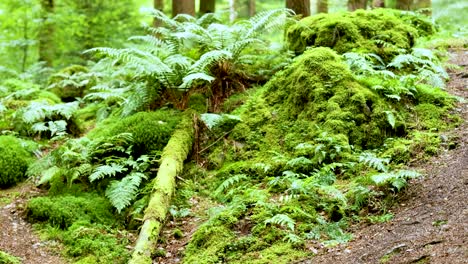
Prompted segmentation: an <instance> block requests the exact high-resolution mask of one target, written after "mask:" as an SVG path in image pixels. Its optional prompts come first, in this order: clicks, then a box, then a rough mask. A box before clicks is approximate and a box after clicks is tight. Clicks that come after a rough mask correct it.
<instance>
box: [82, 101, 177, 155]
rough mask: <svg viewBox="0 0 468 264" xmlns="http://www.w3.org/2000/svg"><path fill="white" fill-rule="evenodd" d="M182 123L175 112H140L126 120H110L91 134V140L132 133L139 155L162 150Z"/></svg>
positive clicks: (101, 124)
mask: <svg viewBox="0 0 468 264" xmlns="http://www.w3.org/2000/svg"><path fill="white" fill-rule="evenodd" d="M179 121H180V113H178V112H177V111H174V110H159V111H156V112H139V113H136V114H134V115H132V116H130V117H126V118H123V119H121V118H109V119H107V120H105V121H104V122H102V123H100V124H99V126H98V127H96V128H95V129H94V130H93V131H91V132H90V133H89V135H88V136H89V138H91V139H97V138H101V139H105V138H108V137H112V136H115V135H118V134H120V133H132V135H133V139H134V147H133V151H134V153H135V154H137V155H142V154H146V153H150V152H152V151H155V150H162V149H163V148H164V147H165V146H166V143H167V142H168V141H169V138H170V136H171V133H172V132H173V131H174V129H175V127H176V125H177V124H178V123H179Z"/></svg>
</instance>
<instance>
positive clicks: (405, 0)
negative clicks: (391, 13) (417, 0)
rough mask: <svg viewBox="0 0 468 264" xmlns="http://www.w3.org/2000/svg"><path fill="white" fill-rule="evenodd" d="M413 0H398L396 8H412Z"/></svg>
mask: <svg viewBox="0 0 468 264" xmlns="http://www.w3.org/2000/svg"><path fill="white" fill-rule="evenodd" d="M412 4H413V0H397V2H396V9H400V10H411V6H412Z"/></svg>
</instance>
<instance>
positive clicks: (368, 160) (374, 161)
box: [359, 152, 390, 172]
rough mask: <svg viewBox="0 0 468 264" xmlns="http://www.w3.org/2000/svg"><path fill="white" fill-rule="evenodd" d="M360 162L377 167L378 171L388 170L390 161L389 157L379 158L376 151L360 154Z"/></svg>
mask: <svg viewBox="0 0 468 264" xmlns="http://www.w3.org/2000/svg"><path fill="white" fill-rule="evenodd" d="M359 162H361V163H364V164H366V165H367V166H369V167H371V168H373V169H376V170H378V171H383V172H386V171H387V166H386V165H387V164H388V163H389V162H390V159H388V158H378V157H377V156H375V154H374V153H371V152H363V153H361V155H359Z"/></svg>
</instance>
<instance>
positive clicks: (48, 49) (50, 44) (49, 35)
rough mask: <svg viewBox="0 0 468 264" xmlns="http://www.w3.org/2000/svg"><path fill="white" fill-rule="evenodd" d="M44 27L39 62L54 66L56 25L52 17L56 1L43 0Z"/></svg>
mask: <svg viewBox="0 0 468 264" xmlns="http://www.w3.org/2000/svg"><path fill="white" fill-rule="evenodd" d="M41 7H42V25H41V28H40V31H39V60H40V61H44V62H45V63H46V65H47V66H52V62H53V60H54V53H55V47H54V46H55V45H54V24H53V22H52V21H51V18H50V17H51V15H52V14H53V13H54V0H41Z"/></svg>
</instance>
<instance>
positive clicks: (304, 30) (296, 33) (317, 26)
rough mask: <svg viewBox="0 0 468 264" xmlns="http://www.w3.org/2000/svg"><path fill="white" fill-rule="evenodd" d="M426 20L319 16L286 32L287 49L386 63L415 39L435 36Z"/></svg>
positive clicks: (375, 13) (396, 14)
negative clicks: (372, 57)
mask: <svg viewBox="0 0 468 264" xmlns="http://www.w3.org/2000/svg"><path fill="white" fill-rule="evenodd" d="M434 30H435V29H434V27H433V25H432V23H431V21H430V20H429V19H427V18H425V17H421V16H416V15H413V14H408V13H402V12H400V11H396V10H388V9H376V10H369V11H364V10H358V11H356V12H352V13H349V12H346V13H344V12H343V13H335V14H319V15H316V16H311V17H307V18H304V19H302V20H301V21H299V23H297V24H295V25H293V26H291V27H290V28H289V29H288V31H287V39H288V43H289V48H290V49H291V50H293V51H295V52H296V53H298V54H299V53H302V52H304V51H305V50H306V48H307V47H330V48H332V49H334V50H335V51H337V52H338V53H340V54H341V53H345V52H351V51H353V52H364V53H374V54H377V55H379V56H380V57H381V58H383V59H384V61H386V62H389V61H390V60H391V59H392V58H393V57H394V56H395V55H397V54H399V53H401V49H406V50H408V49H410V48H411V47H413V46H414V44H415V42H416V38H417V37H419V36H427V35H430V34H432V33H433V32H434Z"/></svg>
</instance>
